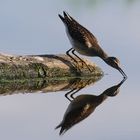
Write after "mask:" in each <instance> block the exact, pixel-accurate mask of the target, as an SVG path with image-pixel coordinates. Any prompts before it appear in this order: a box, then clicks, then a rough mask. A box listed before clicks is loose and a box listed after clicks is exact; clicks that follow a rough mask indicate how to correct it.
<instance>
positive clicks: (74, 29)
mask: <svg viewBox="0 0 140 140" xmlns="http://www.w3.org/2000/svg"><path fill="white" fill-rule="evenodd" d="M63 14H64V17H63V16H61V15H59V17H60V19H61V20H62V21H63V23H64V25H65V27H66V33H67V36H68V38H69V40H70V42H71V44H72V48H71V49H69V50H68V51H67V52H66V54H67V55H68V56H69V57H71V58H72V59H73V60H74V61H75V62H76V60H75V59H74V58H73V57H72V56H71V55H70V54H69V53H70V51H72V54H73V55H75V56H76V57H77V58H78V59H80V61H81V62H82V64H85V65H86V66H87V67H88V65H87V64H86V63H85V62H84V61H83V60H82V59H81V58H80V57H79V56H78V55H77V54H75V51H77V52H78V53H79V54H82V55H85V56H97V57H100V58H101V59H102V60H104V61H105V62H106V63H107V64H108V65H110V66H111V67H113V68H115V69H117V70H119V71H120V73H121V74H122V75H123V77H124V78H127V75H126V74H125V73H124V72H123V70H122V69H121V68H120V66H119V65H120V62H119V60H118V59H117V58H116V57H109V56H108V55H107V54H106V53H105V52H104V50H103V49H102V48H101V47H100V45H99V44H98V41H97V39H96V37H95V36H94V35H93V34H92V33H91V32H90V31H88V30H87V29H86V28H85V27H83V26H82V25H81V24H79V23H78V22H77V21H76V20H75V19H74V18H72V17H71V16H70V15H69V14H68V13H66V12H63ZM88 69H89V70H90V68H89V67H88Z"/></svg>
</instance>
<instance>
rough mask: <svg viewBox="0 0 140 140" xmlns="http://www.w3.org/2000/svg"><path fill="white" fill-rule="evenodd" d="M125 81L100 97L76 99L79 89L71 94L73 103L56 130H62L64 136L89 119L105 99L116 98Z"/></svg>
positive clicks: (88, 95)
mask: <svg viewBox="0 0 140 140" xmlns="http://www.w3.org/2000/svg"><path fill="white" fill-rule="evenodd" d="M124 81H125V79H123V80H122V81H121V82H120V83H118V84H117V85H114V86H112V87H110V88H108V89H106V90H105V91H104V92H103V93H101V94H100V95H98V96H96V95H91V94H84V95H79V96H77V97H75V98H74V97H73V94H75V93H76V92H77V91H79V89H78V90H76V91H74V92H73V93H72V94H71V97H72V98H73V100H70V101H71V103H70V104H69V106H68V108H67V110H66V112H65V114H64V117H63V120H62V122H61V123H60V124H59V125H58V126H57V127H56V129H57V128H61V129H60V132H59V134H60V135H61V134H64V133H65V132H66V131H67V130H69V129H70V128H71V127H72V126H74V125H75V124H77V123H79V122H80V121H82V120H84V119H85V118H87V117H88V116H89V115H90V114H91V113H92V112H94V110H95V109H96V107H97V106H98V105H100V104H101V103H102V102H103V101H104V100H105V99H107V97H113V96H116V95H117V94H118V93H119V88H120V86H121V85H122V84H123V83H124ZM66 97H67V96H66ZM67 98H68V97H67Z"/></svg>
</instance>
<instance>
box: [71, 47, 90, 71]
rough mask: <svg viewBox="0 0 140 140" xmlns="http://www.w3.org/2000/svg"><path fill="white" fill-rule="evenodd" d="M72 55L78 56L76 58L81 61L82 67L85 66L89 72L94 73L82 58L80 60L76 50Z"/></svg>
mask: <svg viewBox="0 0 140 140" xmlns="http://www.w3.org/2000/svg"><path fill="white" fill-rule="evenodd" d="M72 54H73V55H74V56H76V57H77V58H78V59H79V60H80V61H81V63H82V67H83V66H84V65H85V66H86V67H87V68H88V70H89V71H90V72H92V70H91V69H90V67H89V66H88V65H87V63H86V62H85V61H84V60H83V59H82V58H80V57H79V56H78V55H77V54H75V49H73V50H72Z"/></svg>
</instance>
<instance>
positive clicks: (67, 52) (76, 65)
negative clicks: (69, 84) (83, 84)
mask: <svg viewBox="0 0 140 140" xmlns="http://www.w3.org/2000/svg"><path fill="white" fill-rule="evenodd" d="M72 50H73V48H70V49H69V50H68V51H66V54H67V55H68V56H69V57H70V58H71V59H72V60H73V61H74V62H75V63H76V64H75V65H74V66H75V67H76V69H77V70H78V71H79V72H81V70H80V69H79V67H78V62H77V61H76V60H75V59H74V58H73V57H72V56H71V55H70V54H69V53H70V51H72Z"/></svg>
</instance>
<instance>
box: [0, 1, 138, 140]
mask: <svg viewBox="0 0 140 140" xmlns="http://www.w3.org/2000/svg"><path fill="white" fill-rule="evenodd" d="M139 7H140V2H139V1H138V0H131V1H130V0H123V1H121V0H118V1H115V0H114V1H113V0H108V1H106V2H105V1H103V0H99V1H94V0H93V1H92V0H89V1H87V2H84V1H83V0H77V1H76V2H75V1H74V0H67V1H64V0H62V1H59V3H58V1H57V0H54V1H53V2H52V1H44V0H41V1H32V0H30V1H27V0H24V1H18V0H13V1H10V0H7V1H1V2H0V18H1V22H0V52H3V53H10V54H20V55H23V54H24V55H25V54H45V53H48V54H55V53H65V51H66V50H68V49H69V48H70V43H69V41H68V39H67V37H66V34H65V30H64V25H63V24H62V22H61V21H60V19H59V18H58V16H57V14H58V13H62V11H63V10H66V11H68V12H69V13H70V14H71V15H73V16H74V17H75V18H76V19H77V20H78V21H79V22H80V23H81V24H83V25H85V26H86V27H87V28H88V29H90V30H91V31H92V32H93V33H94V34H95V35H96V37H97V38H98V40H99V42H100V44H101V45H102V47H103V48H104V50H105V51H106V52H107V53H108V54H110V55H113V56H117V57H118V58H119V59H120V60H121V64H122V68H123V70H124V71H125V72H126V74H127V75H128V79H127V81H125V82H124V83H123V85H122V86H121V87H120V92H119V93H118V94H117V95H116V96H114V97H108V98H107V99H106V100H105V101H104V102H102V104H100V105H98V106H97V108H96V109H95V110H94V112H93V113H92V114H91V115H90V116H89V117H87V118H86V119H85V120H83V121H82V122H81V123H78V124H76V125H75V126H73V127H72V128H71V129H70V130H68V131H67V132H66V133H65V134H64V135H63V136H59V131H60V129H57V130H55V127H56V126H57V125H58V124H59V123H60V122H61V120H62V118H63V115H64V113H65V111H66V109H67V107H68V105H69V103H70V102H69V100H67V99H66V98H65V97H64V95H65V93H66V92H67V91H65V90H63V91H58V92H47V93H46V90H45V89H43V90H42V91H39V90H38V91H31V90H30V92H29V94H22V93H23V92H25V91H23V90H21V91H20V90H19V91H18V90H17V91H14V92H12V91H11V92H12V95H9V94H8V95H5V96H3V94H2V95H1V97H0V113H1V115H0V132H1V139H4V140H11V139H13V140H19V139H20V140H25V139H26V140H32V139H33V140H46V139H53V140H59V139H66V140H71V139H74V138H77V139H85V138H86V140H91V139H98V140H101V139H104V138H105V139H113V140H118V139H119V140H124V139H127V140H132V139H135V140H139V139H140V121H139V118H140V111H139V109H138V108H139V106H140V102H139V99H140V94H139V83H140V80H139V71H140V66H139V63H140V62H139V59H140V55H139V52H140V47H139V46H140V28H139V25H140V8H139ZM58 47H59V49H58ZM88 59H90V60H91V61H95V62H96V63H97V64H98V65H99V66H100V67H101V68H103V70H104V72H105V74H106V75H105V76H104V77H103V78H102V79H101V80H99V81H98V82H96V83H94V84H92V85H90V86H87V87H85V88H84V89H82V90H80V91H79V92H78V93H77V94H76V95H75V97H76V96H78V95H82V94H90V95H100V94H102V93H103V92H104V91H105V90H106V89H108V88H110V87H112V86H114V85H117V84H118V83H119V82H121V80H122V77H121V75H120V73H119V72H117V71H116V70H114V69H112V68H110V67H109V66H107V65H106V64H105V63H104V62H102V60H100V59H99V58H88ZM31 92H32V93H31ZM14 93H15V94H14ZM82 136H83V137H82Z"/></svg>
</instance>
